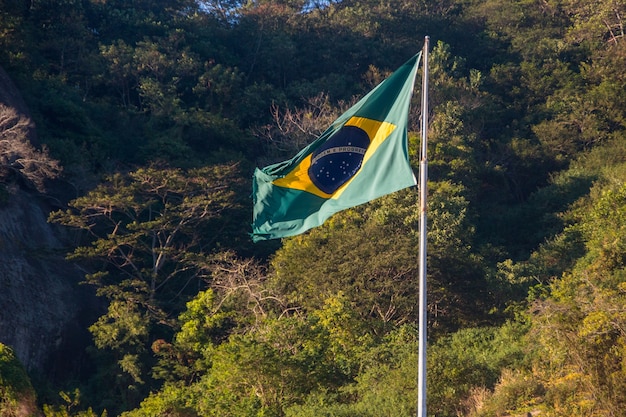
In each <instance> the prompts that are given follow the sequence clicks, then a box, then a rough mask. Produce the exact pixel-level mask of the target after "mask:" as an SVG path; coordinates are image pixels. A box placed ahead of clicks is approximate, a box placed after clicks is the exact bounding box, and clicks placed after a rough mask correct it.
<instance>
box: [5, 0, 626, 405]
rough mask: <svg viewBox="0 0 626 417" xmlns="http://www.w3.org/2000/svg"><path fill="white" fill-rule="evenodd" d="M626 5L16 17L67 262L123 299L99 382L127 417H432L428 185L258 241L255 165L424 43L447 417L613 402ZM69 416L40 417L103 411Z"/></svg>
mask: <svg viewBox="0 0 626 417" xmlns="http://www.w3.org/2000/svg"><path fill="white" fill-rule="evenodd" d="M27 3H28V4H27ZM625 15H626V11H625V10H624V4H623V2H622V1H608V2H599V1H595V0H594V1H578V0H547V1H543V2H535V1H530V0H505V1H495V0H468V1H462V2H461V1H448V0H446V1H438V2H435V3H432V2H430V3H428V2H425V1H414V0H410V1H409V0H402V1H395V2H389V1H380V0H363V1H348V0H345V1H303V0H293V1H291V0H286V1H253V2H243V1H201V2H194V1H190V0H158V1H147V0H138V1H133V2H128V1H123V0H107V1H78V0H62V1H37V2H19V1H4V2H1V4H0V45H1V47H0V62H2V65H3V66H4V67H5V68H7V70H9V71H10V73H11V77H12V78H13V79H15V80H16V82H17V83H18V84H19V86H20V88H21V90H22V91H23V93H24V96H25V98H26V101H27V103H28V105H29V107H30V108H31V110H32V113H33V119H34V121H35V122H36V124H37V127H38V140H39V141H40V142H41V143H42V144H45V145H47V147H48V148H49V150H50V156H52V157H53V158H55V159H58V160H59V161H61V164H62V165H63V167H64V173H65V177H64V178H63V180H66V181H67V183H69V184H72V186H73V187H74V188H72V190H71V191H69V190H66V192H64V193H63V194H62V195H55V196H54V197H58V199H59V202H60V203H61V204H63V202H64V201H67V200H70V199H73V200H72V201H71V202H70V204H69V208H70V210H69V211H59V212H57V213H55V214H53V215H52V216H51V220H52V221H55V222H57V223H59V224H61V225H65V226H70V227H74V228H76V229H77V230H78V231H79V233H77V234H76V239H77V245H76V246H77V247H76V248H72V250H73V253H72V255H71V258H72V259H73V260H76V261H78V262H80V263H81V265H82V266H83V267H84V268H85V269H86V270H88V271H89V274H88V276H87V280H88V281H89V282H90V283H92V284H94V285H96V287H97V290H98V294H99V295H100V296H102V297H103V298H104V300H105V302H106V305H105V306H104V307H105V308H104V310H103V311H102V312H101V314H102V316H101V317H100V318H99V319H98V320H97V321H96V322H95V323H93V324H92V325H91V327H90V330H91V332H92V334H93V335H94V341H95V348H96V349H97V350H98V352H99V353H98V355H96V356H94V361H96V362H98V363H97V367H96V368H97V369H96V371H91V370H88V371H87V373H92V375H89V376H92V377H94V378H93V379H92V380H91V381H90V384H91V387H96V388H94V389H91V388H89V387H90V385H89V384H87V383H85V384H84V385H85V389H84V390H83V392H88V393H89V394H90V395H92V396H91V397H90V398H89V400H91V398H95V399H94V401H95V402H99V404H94V406H97V407H98V409H103V408H105V406H106V408H108V409H109V410H110V412H113V413H118V412H121V411H122V410H123V409H128V408H132V407H135V406H137V405H138V404H139V403H140V402H141V401H142V399H143V401H142V402H141V406H140V407H139V408H137V409H136V410H134V411H132V412H129V413H128V415H130V416H144V415H145V416H147V415H171V416H196V415H198V416H199V415H238V416H244V415H250V416H253V415H254V416H259V415H265V416H274V415H275V416H281V417H282V416H287V415H289V416H300V417H302V416H313V415H315V416H380V415H394V416H397V415H412V414H413V411H412V410H413V407H414V402H415V399H416V398H415V397H416V395H415V387H414V379H415V378H414V368H415V366H414V365H415V355H416V352H415V331H414V329H413V328H412V327H411V325H410V323H413V322H414V321H415V319H416V315H417V314H416V311H415V310H416V307H417V291H416V287H417V285H416V276H417V269H418V266H419V265H418V264H417V262H418V261H417V240H418V236H417V230H418V226H419V224H418V215H419V206H418V204H417V194H416V193H415V192H414V190H407V191H403V192H399V193H396V194H394V195H391V196H387V197H385V198H381V199H379V200H377V201H375V202H371V203H369V204H367V205H364V206H362V207H358V208H355V209H352V210H348V211H345V212H343V213H340V214H338V215H336V216H334V217H333V218H332V219H330V221H329V222H327V224H326V225H324V226H323V227H320V228H318V229H315V230H312V231H311V232H309V233H307V234H306V235H303V236H298V237H294V238H291V239H286V240H285V241H283V242H275V243H273V244H263V245H257V246H255V247H252V245H251V244H250V242H249V239H248V237H247V234H246V232H247V228H248V225H247V223H248V222H249V213H248V211H249V201H248V200H247V199H248V194H249V190H248V187H247V186H245V185H246V184H245V181H243V180H242V179H241V178H242V177H245V176H247V175H248V174H246V172H247V171H249V169H250V167H251V166H252V165H254V164H255V163H257V164H258V163H261V161H267V160H272V161H274V160H276V159H284V158H283V156H286V155H285V154H289V155H288V156H291V154H293V153H295V151H297V150H298V149H300V148H301V147H302V146H301V145H303V144H305V143H308V142H309V141H310V140H311V139H312V137H314V136H315V135H316V134H317V133H319V132H320V131H321V130H323V129H324V128H325V127H326V126H327V125H328V124H329V122H330V121H331V120H333V119H334V117H335V116H336V115H337V114H339V113H340V112H341V109H342V108H343V107H344V106H345V105H346V103H350V102H353V96H360V95H362V94H363V93H365V92H367V91H369V89H371V87H373V86H374V85H375V84H376V83H377V82H379V81H380V80H382V79H383V78H384V77H385V75H386V74H388V73H389V72H390V71H391V70H393V69H394V68H396V67H397V66H398V65H400V64H401V63H402V62H404V61H405V60H406V59H407V58H408V57H410V56H411V55H413V54H414V53H415V52H417V48H419V45H421V35H420V34H424V33H425V34H430V35H431V36H432V37H433V48H432V51H431V60H430V67H431V73H430V81H431V88H430V104H431V109H432V110H431V114H429V115H427V116H428V117H429V122H430V124H429V126H430V131H429V140H430V144H429V145H430V146H429V162H430V168H431V169H430V180H431V182H430V184H429V190H430V195H429V207H428V215H429V218H428V245H429V252H428V290H429V294H428V295H429V298H428V299H429V305H428V311H429V313H430V317H429V325H430V328H429V330H430V333H429V334H430V336H431V344H430V354H431V355H432V356H431V361H430V362H429V364H430V365H429V366H430V367H431V368H430V377H429V378H430V381H429V386H430V392H429V396H430V401H429V403H430V407H431V408H432V410H433V411H432V412H433V413H436V414H437V415H442V416H443V415H450V416H453V415H472V416H492V415H515V414H520V413H536V412H538V411H540V412H542V413H545V414H546V415H554V416H560V415H563V416H565V415H567V416H570V415H586V414H589V415H593V413H595V414H597V415H600V414H602V415H610V414H611V413H612V414H613V415H619V413H620V412H621V410H623V409H624V403H625V402H626V400H625V399H624V398H623V392H624V391H625V389H624V386H623V382H622V381H623V380H624V378H623V377H624V375H623V370H622V369H621V364H622V363H623V356H624V345H625V342H624V340H623V334H622V333H623V332H622V329H623V328H624V323H623V319H624V317H623V311H622V310H623V301H624V300H623V287H624V284H623V278H624V271H623V270H624V267H625V265H624V263H625V262H626V256H625V255H624V249H625V248H626V244H625V243H624V242H623V238H622V236H623V235H624V233H623V232H624V230H623V229H624V224H623V223H624V217H626V216H624V207H623V206H625V201H626V197H625V195H626V192H625V191H624V186H623V184H624V178H626V165H624V163H623V161H624V158H625V157H626V146H625V145H624V143H626V141H625V140H624V138H625V136H624V132H625V130H626V104H625V101H624V100H623V97H621V96H620V94H622V92H623V91H624V90H625V88H626V85H625V82H626V78H625V77H624V71H623V68H624V67H626V65H625V64H626V52H625V51H626V43H625V42H624V34H623V24H622V23H623V16H625ZM418 85H419V83H418ZM418 90H419V89H416V91H418ZM4 98H5V97H4V96H3V97H2V99H4ZM417 102H418V100H417V97H416V99H415V100H414V104H415V105H414V106H413V108H412V111H411V114H410V126H409V130H410V132H409V137H410V148H411V150H410V152H411V157H412V160H413V163H414V164H415V166H417V163H418V159H419V155H417V149H418V143H417V138H418V136H419V135H418V134H417V132H415V131H414V130H415V129H416V126H418V124H419V117H420V114H419V106H418V103H417ZM279 110H280V111H279ZM258 132H262V134H259V133H258ZM259 137H261V139H263V140H264V142H263V143H256V142H255V138H256V139H258V138H259ZM265 145H268V146H265ZM233 159H235V160H239V161H241V162H240V163H239V169H235V168H233V167H232V166H227V165H224V161H226V160H233ZM210 164H214V165H212V166H210V167H208V165H210ZM165 167H167V168H165ZM200 167H204V168H200ZM103 174H104V175H103ZM103 177H104V178H105V179H104V180H100V178H103ZM62 184H66V182H63V183H60V184H57V185H59V186H63V185H62ZM244 186H245V187H244ZM0 192H1V190H0ZM66 194H67V195H71V197H66V196H65V195H66ZM2 198H3V197H2V195H0V200H2ZM276 249H278V250H277V251H276V252H275V250H276ZM274 252H275V253H274ZM254 255H258V259H255V258H253V257H252V256H254ZM268 259H269V262H268ZM527 306H530V312H532V313H533V314H529V315H527V314H524V311H525V309H526V307H527ZM514 313H516V314H518V315H519V316H514ZM515 317H518V319H517V320H519V321H520V323H518V324H515V323H513V322H511V323H510V324H504V325H503V324H502V322H503V319H504V318H515ZM519 317H522V318H519ZM525 320H528V321H529V322H530V323H531V329H532V330H531V332H530V334H529V335H524V333H525V330H526V328H525V324H524V323H525ZM486 325H494V327H484V326H486ZM498 325H500V327H498ZM522 345H525V346H526V347H529V349H528V350H524V349H522ZM524 355H526V356H524ZM527 360H529V361H531V365H529V363H528V362H526V361H527ZM156 379H162V380H164V381H165V383H164V385H163V387H162V388H161V389H159V384H160V382H156V381H155V380H156ZM68 384H69V382H68ZM92 392H93V393H95V395H94V394H92ZM148 392H152V394H148ZM64 401H65V402H66V404H65V405H62V406H60V407H58V408H53V407H52V406H48V407H47V408H46V409H45V410H44V412H45V413H47V415H50V416H69V415H72V414H76V415H85V416H91V415H92V414H93V415H95V414H94V413H93V411H90V410H87V411H80V410H78V408H80V406H79V405H78V395H77V394H75V395H74V397H73V398H72V397H71V396H68V395H66V397H64Z"/></svg>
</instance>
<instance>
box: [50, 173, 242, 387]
mask: <svg viewBox="0 0 626 417" xmlns="http://www.w3.org/2000/svg"><path fill="white" fill-rule="evenodd" d="M240 183H241V180H240V179H238V175H237V166H236V165H219V166H213V167H205V168H199V169H194V170H190V171H187V172H185V171H182V170H180V169H158V168H155V167H151V168H142V169H139V170H137V171H134V172H131V173H130V174H128V175H122V174H115V175H113V176H111V177H110V178H109V180H108V181H107V182H106V183H104V184H102V185H100V186H98V187H97V188H96V189H94V190H93V191H91V192H90V193H88V194H87V195H86V196H84V197H80V198H78V199H76V200H74V201H72V202H71V203H70V207H71V209H70V210H67V211H64V212H63V211H59V212H55V213H52V214H51V216H50V220H51V221H53V222H56V223H59V224H62V225H65V226H70V227H74V228H77V229H79V230H82V231H84V232H86V233H87V237H88V238H89V239H90V240H91V241H90V242H88V243H87V244H84V245H83V246H79V247H78V248H76V249H75V251H74V252H73V253H72V254H71V255H70V259H75V260H79V261H83V262H86V265H88V266H89V269H91V270H92V271H94V272H92V273H90V274H88V275H87V282H89V283H91V284H93V285H95V286H96V287H97V294H98V295H100V296H104V297H105V298H106V299H107V300H108V301H109V304H108V310H107V312H106V314H104V315H103V316H102V317H100V319H99V320H98V321H97V322H96V323H95V324H94V325H92V326H91V328H90V330H91V332H92V333H93V335H94V340H95V342H96V346H97V347H99V348H101V349H109V350H111V351H112V352H113V353H114V354H115V357H116V358H117V362H118V364H119V366H120V367H121V368H122V369H123V370H124V372H125V373H126V374H127V375H129V376H130V377H132V381H134V383H135V384H142V383H143V382H144V380H143V379H144V373H145V371H146V369H145V367H146V365H147V363H146V362H144V361H143V360H142V359H141V358H140V356H141V355H144V354H145V353H146V352H147V351H148V349H149V347H150V344H151V341H152V340H154V338H156V337H157V335H161V336H163V335H164V334H167V333H168V332H171V329H172V328H173V327H174V326H175V320H174V319H175V317H176V315H177V314H178V313H179V312H180V311H181V309H182V308H183V306H184V302H185V301H187V299H188V298H189V297H190V296H192V295H194V294H195V293H196V292H197V289H198V287H199V285H200V284H199V282H198V280H199V277H200V276H201V275H202V268H203V267H202V266H199V262H200V261H204V259H205V258H206V256H208V255H209V254H210V253H211V251H212V250H213V248H214V247H216V246H217V245H219V243H220V242H223V241H224V240H226V239H228V237H227V236H228V232H229V227H231V223H232V222H233V221H234V220H233V217H232V215H229V213H228V210H234V211H236V210H235V209H236V208H237V206H238V201H237V199H236V197H235V191H234V188H236V187H237V186H238V185H240ZM168 329H169V330H168ZM164 332H165V333H164Z"/></svg>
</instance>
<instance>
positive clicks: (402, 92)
mask: <svg viewBox="0 0 626 417" xmlns="http://www.w3.org/2000/svg"><path fill="white" fill-rule="evenodd" d="M420 57H421V52H420V53H418V54H417V55H415V56H414V57H413V58H411V59H410V60H409V61H407V62H406V63H405V64H404V65H402V66H401V67H400V68H398V69H397V70H396V71H395V72H394V73H393V74H392V75H391V76H390V77H389V78H387V79H386V80H385V81H383V82H382V83H380V84H379V85H378V86H376V87H375V88H374V89H373V90H372V91H370V92H369V93H368V94H367V95H366V96H365V97H363V98H362V99H361V100H360V101H359V102H358V103H356V104H355V105H354V106H352V107H351V108H350V109H349V110H348V111H346V112H345V113H344V114H343V115H341V116H340V117H339V118H338V119H337V120H335V122H333V124H332V125H331V126H330V127H329V128H328V129H326V131H325V132H324V133H322V135H321V136H320V137H319V138H317V139H316V140H315V141H314V142H313V143H311V144H310V145H309V146H307V147H306V148H304V149H303V150H301V151H300V152H299V153H298V154H297V155H296V156H294V157H293V158H292V159H290V160H288V161H284V162H280V163H277V164H274V165H270V166H267V167H265V168H263V169H258V168H257V169H256V170H255V172H254V177H253V183H252V197H253V200H254V208H253V222H252V239H253V240H254V241H255V242H258V241H260V240H267V239H275V238H281V237H286V236H293V235H297V234H300V233H303V232H305V231H306V230H309V229H311V228H313V227H317V226H319V225H321V224H322V223H324V221H326V219H328V218H329V217H330V216H332V215H333V214H335V213H337V212H338V211H341V210H344V209H347V208H350V207H354V206H357V205H359V204H363V203H366V202H368V201H370V200H373V199H375V198H378V197H381V196H383V195H386V194H390V193H393V192H395V191H398V190H401V189H403V188H406V187H410V186H412V185H415V184H416V181H415V176H414V175H413V170H412V169H411V166H410V164H409V158H408V149H407V148H408V145H407V119H408V113H409V103H410V101H411V95H412V93H413V84H414V82H415V74H416V72H417V67H418V65H419V61H420Z"/></svg>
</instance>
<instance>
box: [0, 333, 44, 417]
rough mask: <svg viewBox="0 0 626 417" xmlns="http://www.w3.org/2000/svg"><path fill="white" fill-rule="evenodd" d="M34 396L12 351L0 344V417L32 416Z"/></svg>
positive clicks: (24, 373)
mask: <svg viewBox="0 0 626 417" xmlns="http://www.w3.org/2000/svg"><path fill="white" fill-rule="evenodd" d="M35 402H36V395H35V391H34V390H33V387H32V385H31V382H30V379H29V377H28V374H27V373H26V370H25V369H24V367H23V366H22V364H21V363H20V362H19V360H18V359H17V358H16V357H15V354H14V353H13V349H11V348H10V347H8V346H6V345H4V344H2V343H0V415H2V416H6V417H13V416H16V417H17V416H22V415H34V413H35Z"/></svg>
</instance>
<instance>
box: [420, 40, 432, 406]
mask: <svg viewBox="0 0 626 417" xmlns="http://www.w3.org/2000/svg"><path fill="white" fill-rule="evenodd" d="M429 41H430V37H428V36H426V37H425V38H424V51H423V53H422V58H423V64H422V144H421V149H420V178H419V191H420V219H419V227H420V248H419V257H420V259H419V263H420V265H419V266H420V273H419V280H420V283H419V353H418V382H417V390H418V393H417V417H426V324H427V320H426V312H427V309H426V231H427V229H426V199H427V193H428V189H427V184H426V182H427V181H428V153H427V144H428V143H427V142H428V43H429Z"/></svg>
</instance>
